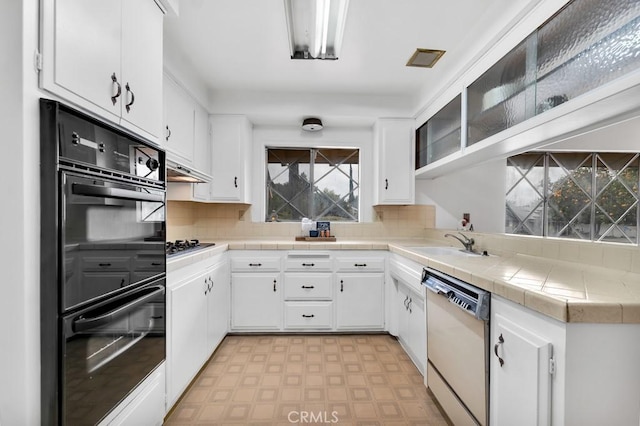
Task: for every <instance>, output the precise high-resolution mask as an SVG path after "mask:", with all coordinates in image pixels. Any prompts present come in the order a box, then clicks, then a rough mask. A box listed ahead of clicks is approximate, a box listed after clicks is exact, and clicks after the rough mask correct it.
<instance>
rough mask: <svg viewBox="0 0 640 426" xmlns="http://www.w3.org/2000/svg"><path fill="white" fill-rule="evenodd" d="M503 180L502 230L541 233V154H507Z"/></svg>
mask: <svg viewBox="0 0 640 426" xmlns="http://www.w3.org/2000/svg"><path fill="white" fill-rule="evenodd" d="M506 182H507V194H506V223H505V230H506V232H508V233H511V234H524V235H540V236H541V235H543V229H542V225H543V220H542V218H543V215H542V213H543V199H544V197H543V193H544V155H542V154H522V155H518V156H515V157H511V158H509V159H508V160H507V179H506Z"/></svg>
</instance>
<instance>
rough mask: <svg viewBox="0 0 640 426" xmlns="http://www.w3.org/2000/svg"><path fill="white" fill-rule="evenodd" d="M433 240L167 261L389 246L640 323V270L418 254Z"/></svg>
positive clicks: (565, 315) (551, 300)
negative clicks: (638, 271) (639, 272)
mask: <svg viewBox="0 0 640 426" xmlns="http://www.w3.org/2000/svg"><path fill="white" fill-rule="evenodd" d="M420 246H422V247H429V246H440V247H441V246H443V244H442V243H441V242H434V241H429V240H411V241H408V240H398V241H381V240H380V241H340V240H338V241H337V242H317V243H315V242H312V243H307V242H304V241H303V242H294V241H291V240H287V241H284V240H232V241H226V242H218V241H216V245H215V246H214V247H212V248H208V249H203V250H201V251H199V252H197V253H194V254H193V255H185V256H180V257H179V258H177V259H175V260H169V261H168V262H167V272H169V271H172V270H175V269H177V268H180V267H182V266H185V265H187V264H189V263H192V262H196V261H199V260H202V259H205V258H206V257H209V256H215V255H217V254H220V253H223V252H225V251H227V250H389V251H390V252H392V253H397V254H399V255H402V256H404V257H406V258H408V259H411V260H413V261H415V262H418V263H420V264H422V265H425V266H429V267H432V268H434V269H437V270H439V271H441V272H444V273H446V274H449V275H452V276H455V277H456V278H459V279H461V280H463V281H467V282H469V283H471V284H473V285H475V286H477V287H480V288H482V289H484V290H487V291H489V292H491V293H494V294H497V295H500V296H502V297H504V298H506V299H508V300H511V301H513V302H515V303H518V304H520V305H522V306H526V307H528V308H530V309H532V310H534V311H536V312H539V313H541V314H544V315H547V316H549V317H552V318H555V319H557V320H560V321H563V322H577V323H609V324H616V323H617V324H620V323H629V324H640V274H637V273H633V272H625V271H618V270H615V269H610V268H603V267H596V266H589V265H584V264H580V263H574V262H567V261H560V260H552V259H546V258H541V257H536V256H529V255H521V254H516V255H511V256H492V255H491V253H489V256H456V255H447V254H439V255H429V256H426V255H424V254H420V253H419V252H417V251H415V250H412V249H411V247H420Z"/></svg>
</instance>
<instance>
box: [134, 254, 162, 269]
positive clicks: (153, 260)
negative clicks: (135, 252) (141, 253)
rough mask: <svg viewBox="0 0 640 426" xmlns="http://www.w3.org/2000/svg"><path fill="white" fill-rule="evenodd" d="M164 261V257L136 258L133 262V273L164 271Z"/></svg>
mask: <svg viewBox="0 0 640 426" xmlns="http://www.w3.org/2000/svg"><path fill="white" fill-rule="evenodd" d="M164 269H165V259H164V257H156V256H149V257H138V258H136V259H134V261H133V270H134V271H164Z"/></svg>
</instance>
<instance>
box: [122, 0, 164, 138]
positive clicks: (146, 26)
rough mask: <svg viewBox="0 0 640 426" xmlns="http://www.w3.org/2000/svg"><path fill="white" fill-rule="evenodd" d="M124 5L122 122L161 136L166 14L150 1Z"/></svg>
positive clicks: (126, 125)
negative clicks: (163, 40)
mask: <svg viewBox="0 0 640 426" xmlns="http://www.w3.org/2000/svg"><path fill="white" fill-rule="evenodd" d="M122 8H123V10H122V24H123V26H122V40H123V42H122V76H123V80H122V97H123V98H122V100H121V106H122V110H121V115H122V121H121V124H122V125H123V126H124V127H128V128H131V130H134V131H135V130H136V129H140V130H146V131H147V132H149V133H151V134H153V135H154V136H160V135H161V134H162V133H161V130H162V129H161V126H160V124H161V122H160V120H161V117H162V104H161V103H160V102H158V99H160V93H162V42H158V35H159V34H162V20H163V16H162V13H159V9H158V6H156V4H155V2H153V1H149V0H135V1H131V0H127V1H124V2H123V3H122Z"/></svg>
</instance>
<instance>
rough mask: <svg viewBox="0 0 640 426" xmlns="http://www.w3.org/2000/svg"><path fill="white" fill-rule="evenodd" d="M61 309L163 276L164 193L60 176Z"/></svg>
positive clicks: (70, 175) (112, 182)
mask: <svg viewBox="0 0 640 426" xmlns="http://www.w3.org/2000/svg"><path fill="white" fill-rule="evenodd" d="M61 186H62V188H61V191H60V194H61V198H62V200H61V208H62V212H61V218H62V229H61V241H62V247H61V253H62V264H61V268H62V276H63V277H64V279H63V285H62V299H61V303H62V305H63V306H62V307H61V308H62V311H63V312H64V311H67V310H69V309H71V308H76V307H78V306H80V305H83V304H85V303H89V302H92V301H95V300H97V299H100V298H101V297H104V296H106V295H108V294H112V293H116V292H119V291H122V290H121V289H123V288H125V287H128V286H131V285H134V284H137V283H140V282H142V281H146V280H150V279H153V278H155V277H159V276H162V275H164V273H165V264H166V262H165V247H164V245H165V193H164V192H163V191H160V190H156V189H152V188H148V187H143V186H134V185H131V184H127V183H122V182H118V181H112V180H107V179H103V178H97V177H89V176H86V175H85V176H81V175H78V174H75V173H71V172H62V176H61Z"/></svg>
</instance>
